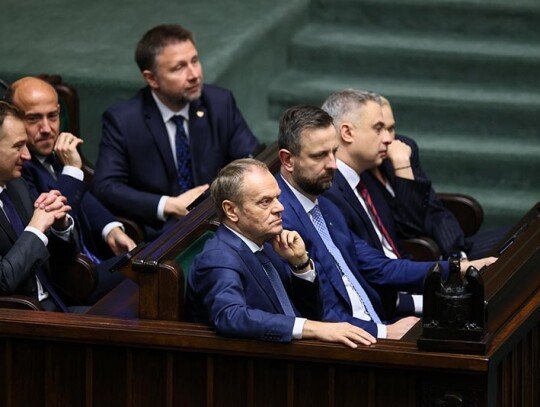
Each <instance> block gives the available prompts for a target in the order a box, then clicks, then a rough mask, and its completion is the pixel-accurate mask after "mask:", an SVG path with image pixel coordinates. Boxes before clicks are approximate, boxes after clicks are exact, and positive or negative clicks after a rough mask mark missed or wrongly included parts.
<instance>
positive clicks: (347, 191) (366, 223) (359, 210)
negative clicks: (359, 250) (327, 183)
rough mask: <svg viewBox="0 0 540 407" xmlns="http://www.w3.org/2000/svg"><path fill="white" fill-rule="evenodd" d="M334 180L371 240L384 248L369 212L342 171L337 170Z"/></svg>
mask: <svg viewBox="0 0 540 407" xmlns="http://www.w3.org/2000/svg"><path fill="white" fill-rule="evenodd" d="M334 182H336V185H337V186H338V188H339V190H340V191H341V193H342V195H343V198H344V199H345V201H346V202H347V203H348V204H349V205H350V206H351V207H352V208H353V210H354V212H355V213H356V214H357V215H358V216H359V217H360V220H361V221H362V225H363V227H364V229H365V231H366V232H367V233H368V234H369V235H370V238H371V241H373V242H375V244H376V245H377V247H378V248H379V249H380V250H382V244H381V241H380V240H379V237H378V236H377V232H375V229H374V227H373V224H372V223H371V220H370V219H369V216H368V214H367V213H366V211H365V210H364V208H363V207H362V204H361V203H360V201H359V200H358V198H357V197H356V195H355V194H354V191H353V190H352V189H351V186H350V185H349V183H348V182H347V180H346V179H345V177H344V176H343V174H341V172H339V170H338V171H336V175H335V178H334Z"/></svg>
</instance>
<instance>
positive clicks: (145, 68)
mask: <svg viewBox="0 0 540 407" xmlns="http://www.w3.org/2000/svg"><path fill="white" fill-rule="evenodd" d="M135 60H136V62H137V65H138V66H139V69H140V71H141V73H142V76H143V78H144V80H145V81H146V83H147V84H148V86H147V87H146V88H144V89H142V90H141V91H139V93H138V94H137V95H136V96H135V97H134V98H133V99H131V100H129V101H126V102H122V103H120V104H118V105H116V106H113V107H111V108H109V109H108V110H107V111H105V113H104V114H103V134H102V139H101V144H100V148H99V154H98V158H97V162H96V167H95V177H94V192H95V194H96V196H97V197H98V198H99V199H100V200H101V201H102V202H103V203H104V204H105V205H106V206H107V207H108V208H109V209H110V210H111V211H112V212H113V213H117V214H122V215H123V216H127V217H129V218H132V219H133V220H135V221H137V222H139V223H141V224H143V226H144V228H143V229H144V232H145V237H146V240H149V239H153V238H155V237H157V236H159V234H160V233H161V232H162V231H163V229H164V227H165V226H168V225H169V224H171V223H172V222H174V220H175V219H177V218H179V217H181V216H184V215H185V214H186V213H187V207H188V206H189V204H190V203H191V202H192V201H193V200H195V199H196V198H197V197H198V196H199V195H200V194H202V193H203V192H204V191H205V190H206V189H207V188H208V185H207V184H209V183H210V182H211V181H212V180H213V179H214V177H215V176H216V175H217V172H218V171H219V169H220V168H222V167H223V166H224V165H225V164H227V163H228V162H230V161H232V160H234V159H237V158H242V157H248V156H251V155H253V154H255V153H256V151H257V150H258V149H259V148H260V145H259V142H258V141H257V139H256V138H255V136H254V135H253V134H252V133H251V131H250V130H249V128H248V126H247V124H246V122H245V121H244V118H243V117H242V114H241V113H240V111H239V110H238V108H237V107H236V102H235V100H234V97H233V95H232V93H231V92H229V91H228V90H225V89H223V88H219V87H217V86H212V85H203V73H202V67H201V63H200V61H199V55H198V53H197V48H196V47H195V42H194V40H193V36H192V34H191V32H190V31H188V30H187V29H185V28H183V27H181V26H179V25H159V26H157V27H154V28H152V29H151V30H149V31H148V32H147V33H146V34H145V35H144V36H143V38H142V39H141V40H140V41H139V43H138V45H137V49H136V51H135Z"/></svg>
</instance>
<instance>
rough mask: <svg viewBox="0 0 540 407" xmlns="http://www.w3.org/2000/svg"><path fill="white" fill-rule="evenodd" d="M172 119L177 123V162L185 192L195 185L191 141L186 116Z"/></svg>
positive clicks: (179, 181) (179, 177) (181, 184)
mask: <svg viewBox="0 0 540 407" xmlns="http://www.w3.org/2000/svg"><path fill="white" fill-rule="evenodd" d="M171 121H172V122H173V123H174V124H175V125H176V135H175V146H176V162H177V163H178V168H177V172H178V183H179V184H180V190H181V192H185V191H187V190H188V189H191V188H193V186H194V183H193V173H192V171H191V154H190V151H189V141H188V138H187V134H186V130H185V129H184V118H183V117H182V116H173V117H172V118H171Z"/></svg>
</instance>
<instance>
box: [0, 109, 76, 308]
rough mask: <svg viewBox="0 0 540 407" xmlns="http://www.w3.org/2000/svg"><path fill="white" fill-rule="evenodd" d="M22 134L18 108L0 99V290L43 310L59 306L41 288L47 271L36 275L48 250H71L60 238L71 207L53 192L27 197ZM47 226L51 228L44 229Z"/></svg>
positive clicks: (53, 252)
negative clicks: (36, 303) (31, 300)
mask: <svg viewBox="0 0 540 407" xmlns="http://www.w3.org/2000/svg"><path fill="white" fill-rule="evenodd" d="M26 139H27V136H26V131H25V128H24V124H23V114H22V112H20V111H19V110H18V109H16V108H15V107H13V106H11V105H9V104H8V103H5V102H2V101H0V294H7V295H11V294H22V295H26V296H31V297H33V298H35V299H36V300H37V301H39V304H40V305H41V307H42V308H43V309H45V310H47V311H58V310H59V307H60V306H61V304H58V303H56V302H55V301H54V300H53V298H51V292H48V291H47V289H46V288H45V287H44V281H43V279H45V278H47V277H46V275H42V277H41V279H40V278H39V277H38V276H37V274H39V271H40V270H41V271H43V272H44V273H47V272H48V269H49V254H50V255H51V257H52V258H58V257H59V256H64V255H66V254H68V253H70V252H74V250H75V247H74V245H73V243H72V242H68V241H65V240H63V239H62V238H61V237H60V236H61V235H62V234H63V233H64V232H65V231H66V230H67V229H68V228H69V223H68V222H69V221H68V217H67V216H66V214H67V212H68V211H69V210H70V209H71V208H70V207H69V206H68V205H66V198H65V197H63V196H62V195H61V194H60V193H59V192H58V191H50V192H47V193H43V194H41V195H40V196H39V197H38V199H37V200H36V201H35V202H33V201H32V198H31V197H30V191H29V189H28V186H27V185H26V182H25V181H24V180H23V179H22V178H21V170H22V165H23V162H24V161H26V160H29V159H30V152H29V151H28V149H27V147H26ZM52 228H54V229H55V230H56V232H55V233H51V234H49V231H50V230H51V229H52ZM47 249H49V250H47ZM49 251H50V253H49Z"/></svg>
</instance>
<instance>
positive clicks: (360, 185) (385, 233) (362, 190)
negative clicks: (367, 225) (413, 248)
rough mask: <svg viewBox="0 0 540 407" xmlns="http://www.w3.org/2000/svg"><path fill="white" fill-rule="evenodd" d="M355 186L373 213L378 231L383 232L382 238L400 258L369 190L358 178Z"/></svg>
mask: <svg viewBox="0 0 540 407" xmlns="http://www.w3.org/2000/svg"><path fill="white" fill-rule="evenodd" d="M357 188H358V192H360V196H361V197H362V199H363V200H364V202H365V203H366V205H367V207H368V209H369V211H370V212H371V214H372V215H373V219H375V223H376V224H377V227H378V228H379V231H380V232H381V233H382V234H383V236H384V238H385V239H386V241H387V242H388V244H389V245H390V247H391V248H392V251H393V252H394V253H395V255H396V256H397V257H398V259H399V258H401V255H400V254H399V250H398V249H397V247H396V244H395V243H394V241H393V240H392V238H391V237H390V233H388V230H386V228H385V227H384V224H383V222H382V220H381V218H380V217H379V214H378V213H377V209H375V205H373V201H372V200H371V195H370V194H369V191H368V189H367V187H366V184H364V182H363V181H362V180H360V182H359V183H358V186H357Z"/></svg>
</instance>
